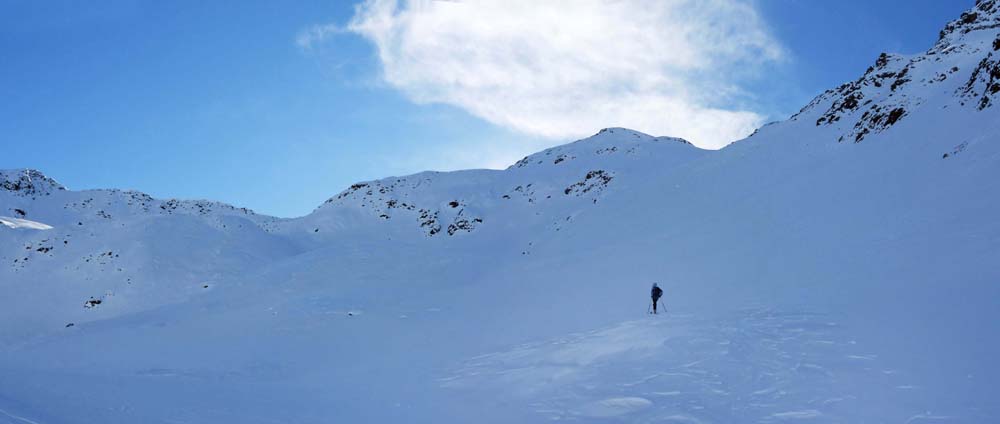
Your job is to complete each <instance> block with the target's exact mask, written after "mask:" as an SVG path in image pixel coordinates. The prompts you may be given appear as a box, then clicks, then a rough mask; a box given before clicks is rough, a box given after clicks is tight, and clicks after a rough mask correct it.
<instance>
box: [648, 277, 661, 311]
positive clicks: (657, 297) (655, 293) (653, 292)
mask: <svg viewBox="0 0 1000 424" xmlns="http://www.w3.org/2000/svg"><path fill="white" fill-rule="evenodd" d="M650 296H652V298H653V313H654V314H655V313H656V303H657V302H658V301H659V300H660V296H663V290H662V289H660V288H659V287H657V286H656V283H653V289H652V290H650Z"/></svg>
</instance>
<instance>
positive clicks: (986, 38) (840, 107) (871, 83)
mask: <svg viewBox="0 0 1000 424" xmlns="http://www.w3.org/2000/svg"><path fill="white" fill-rule="evenodd" d="M998 10H1000V3H998V2H997V1H996V0H980V1H978V2H977V3H976V6H975V7H973V8H972V9H970V10H968V11H966V12H964V13H962V15H961V16H960V17H959V18H958V19H955V20H954V21H951V22H949V23H948V24H946V25H945V27H944V29H942V30H941V33H940V37H939V39H938V41H937V42H936V43H935V44H934V46H932V47H931V48H930V49H928V50H927V51H926V52H924V53H921V54H917V55H913V56H904V55H898V54H888V53H882V54H881V55H879V57H878V58H877V59H876V60H875V63H874V64H873V65H872V66H870V67H869V68H868V69H867V70H866V71H865V73H864V74H863V75H861V76H860V77H859V78H858V79H856V80H854V81H850V82H847V83H844V84H843V85H841V86H839V87H837V88H835V89H832V90H827V91H826V92H824V93H823V94H821V95H819V96H818V97H816V98H815V99H814V100H813V101H812V102H810V103H809V104H808V105H807V106H806V107H805V108H803V109H802V110H801V111H800V112H799V113H798V114H796V115H795V116H793V117H792V118H791V120H792V121H796V120H806V119H808V120H809V121H810V122H814V123H815V126H816V127H822V128H833V129H834V133H835V135H836V139H837V141H840V142H843V141H850V142H855V143H860V142H861V141H863V140H865V139H866V138H867V137H869V136H870V135H872V134H877V133H881V132H883V131H886V130H888V129H890V128H892V127H893V126H894V125H896V124H897V123H899V122H901V121H903V120H905V119H907V117H909V116H910V115H911V114H912V113H913V111H915V110H917V109H919V108H925V107H937V108H947V107H949V106H958V107H974V108H975V109H976V110H980V111H981V110H984V109H987V108H989V107H990V106H992V105H993V103H994V97H995V96H996V95H997V93H998V92H1000V52H998V50H1000V12H998Z"/></svg>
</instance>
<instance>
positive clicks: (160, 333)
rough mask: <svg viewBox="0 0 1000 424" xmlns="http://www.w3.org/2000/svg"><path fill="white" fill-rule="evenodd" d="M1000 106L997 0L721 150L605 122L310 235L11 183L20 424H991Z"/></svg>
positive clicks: (6, 270) (246, 217)
mask: <svg viewBox="0 0 1000 424" xmlns="http://www.w3.org/2000/svg"><path fill="white" fill-rule="evenodd" d="M997 95H1000V3H998V2H996V1H994V0H979V1H978V2H976V5H975V7H973V8H972V9H970V10H969V11H968V12H966V13H964V14H963V15H962V16H961V17H959V18H958V19H956V20H954V21H952V22H950V23H948V24H947V25H946V26H945V28H944V30H942V32H941V37H940V39H939V41H938V42H937V43H936V44H935V45H934V46H932V47H931V48H930V49H929V50H927V51H926V52H923V53H920V54H916V55H913V56H902V55H894V54H883V55H881V56H880V57H878V58H877V59H875V62H874V64H873V65H872V66H871V68H869V69H868V70H867V71H865V72H864V74H863V75H862V76H861V77H859V78H858V79H857V80H854V81H851V82H848V83H846V84H844V85H842V86H840V87H837V88H836V89H832V90H828V91H827V92H825V93H823V94H821V95H819V96H818V97H816V99H814V100H813V101H812V102H811V103H810V104H809V105H807V106H806V107H804V108H803V109H802V110H801V111H800V112H799V113H798V114H796V115H794V116H793V117H791V118H790V119H788V120H786V121H782V122H777V123H772V124H769V125H767V126H765V127H763V128H761V129H760V130H758V131H757V132H756V133H754V134H753V135H752V136H750V137H748V138H747V139H744V140H741V141H738V142H736V143H734V144H732V145H730V146H728V147H726V148H724V149H722V150H719V151H708V150H702V149H698V148H697V147H694V146H692V145H691V144H689V143H687V142H685V141H684V140H680V139H676V138H665V137H652V136H649V135H646V134H642V133H639V132H636V131H632V130H627V129H622V128H609V129H605V130H602V131H601V132H599V133H597V134H595V135H594V136H592V137H589V138H587V139H583V140H580V141H577V142H575V143H571V144H568V145H564V146H559V147H555V148H552V149H548V150H545V151H542V152H539V153H536V154H533V155H531V156H528V157H526V158H524V159H522V160H521V161H518V162H517V163H516V164H514V165H512V166H511V167H509V168H508V169H506V170H502V171H494V170H470V171H460V172H447V173H441V172H425V173H420V174H416V175H410V176H403V177H392V178H386V179H382V180H378V181H369V182H361V183H358V184H354V185H352V186H351V187H349V188H347V189H346V190H344V191H342V192H340V193H339V194H337V195H335V196H333V197H332V198H330V199H329V200H327V201H326V202H324V203H323V204H321V205H320V206H319V207H318V208H317V209H316V210H315V211H314V212H313V213H311V214H309V215H307V216H304V217H300V218H294V219H278V218H272V217H267V216H261V215H258V214H255V213H253V212H252V211H249V210H246V209H240V208H236V207H233V206H230V205H225V204H220V203H215V202H208V201H179V200H158V199H153V198H151V197H149V196H147V195H145V194H142V193H139V192H135V191H120V190H88V191H73V190H71V189H66V188H64V187H63V186H62V185H60V184H59V183H57V182H55V181H54V180H52V179H50V178H47V177H45V176H44V175H43V174H42V173H40V172H38V171H32V170H9V171H2V172H0V223H2V224H3V225H2V226H0V293H2V294H3V299H5V300H6V302H5V305H4V308H2V309H0V322H2V323H3V324H0V341H2V343H0V422H12V423H23V422H37V423H63V422H122V423H131V422H150V423H155V422H244V423H256V422H260V423H264V422H297V423H306V422H316V423H320V422H323V423H325V422H392V421H395V422H539V421H548V420H556V419H558V420H572V421H577V422H608V421H616V422H692V423H694V422H699V423H700V422H706V423H707V422H782V421H796V420H811V421H819V422H911V423H916V422H929V421H953V422H992V421H994V420H995V418H994V417H996V416H997V415H998V414H1000V405H998V404H997V402H996V401H995V398H996V395H995V389H994V388H993V387H992V386H993V382H994V381H996V380H997V379H998V378H1000V368H998V367H997V366H996V365H995V358H996V357H997V356H998V355H1000V343H998V342H996V341H995V340H993V337H992V335H993V334H995V333H997V331H998V329H1000V328H998V322H1000V312H998V310H1000V309H998V308H997V299H998V298H1000V297H998V295H1000V285H998V284H997V281H998V280H1000V267H998V266H997V263H1000V219H998V217H1000V185H998V183H997V181H1000V112H998V111H1000V104H998V102H997V101H996V98H995V97H996V96H997ZM653 281H657V282H659V283H660V285H661V286H662V287H664V289H665V291H666V297H665V301H666V306H667V308H668V311H669V313H668V314H667V315H665V316H658V317H655V318H652V317H649V316H648V315H647V314H646V307H647V304H648V302H649V300H648V298H647V296H648V295H647V293H648V290H649V284H650V283H651V282H653Z"/></svg>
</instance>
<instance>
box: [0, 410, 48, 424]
mask: <svg viewBox="0 0 1000 424" xmlns="http://www.w3.org/2000/svg"><path fill="white" fill-rule="evenodd" d="M0 414H3V415H4V417H6V418H9V419H10V420H8V421H7V422H9V423H11V424H41V423H39V422H37V421H32V420H29V419H27V418H24V417H19V416H17V415H14V414H11V413H9V412H7V411H4V410H3V409H0ZM4 417H0V418H4Z"/></svg>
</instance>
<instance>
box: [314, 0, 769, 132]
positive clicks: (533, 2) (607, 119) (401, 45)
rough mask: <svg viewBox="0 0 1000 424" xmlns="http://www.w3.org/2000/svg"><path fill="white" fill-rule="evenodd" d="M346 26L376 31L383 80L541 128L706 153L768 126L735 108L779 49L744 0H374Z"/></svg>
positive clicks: (323, 30)
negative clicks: (641, 135) (649, 140)
mask: <svg viewBox="0 0 1000 424" xmlns="http://www.w3.org/2000/svg"><path fill="white" fill-rule="evenodd" d="M339 30H340V29H339V28H337V27H335V26H330V25H326V26H317V27H315V28H313V29H311V30H309V31H307V32H304V33H303V34H302V35H301V36H300V38H299V44H300V45H301V46H303V47H305V48H308V47H309V46H310V45H312V44H313V43H315V42H319V41H322V40H323V39H324V38H326V37H327V36H328V35H329V34H331V33H332V32H334V31H339ZM343 30H346V31H349V32H352V33H355V34H358V35H361V36H363V37H365V38H366V39H368V40H370V41H371V42H372V43H373V44H374V45H375V47H376V49H377V53H378V58H379V60H380V62H381V65H382V72H383V74H382V77H383V78H384V80H385V81H386V82H387V83H388V84H389V85H391V86H393V87H395V88H397V89H399V90H401V91H402V92H404V93H405V94H406V95H407V96H409V97H410V98H411V99H412V100H414V101H416V102H421V103H423V102H436V103H445V104H450V105H454V106H457V107H460V108H462V109H464V110H466V111H468V112H470V113H471V114H473V115H476V116H479V117H481V118H483V119H486V120H488V121H490V122H493V123H495V124H498V125H503V126H506V127H509V128H513V129H516V130H519V131H523V132H526V133H529V134H536V135H542V136H546V137H554V138H568V137H580V136H586V135H590V134H592V133H593V132H594V131H595V130H596V129H598V128H601V127H608V126H624V127H629V128H634V129H637V130H640V131H643V132H647V133H651V134H656V135H671V136H679V137H684V138H687V139H689V140H691V141H692V142H694V143H696V144H698V145H700V146H703V147H709V148H717V147H721V146H723V145H725V144H726V143H728V142H730V141H733V140H736V139H738V138H741V137H743V136H746V135H747V134H749V133H750V132H751V131H753V129H754V128H756V127H757V126H759V125H760V124H761V123H762V119H763V116H761V115H759V114H757V113H754V112H752V111H747V110H739V109H738V108H735V107H732V106H730V104H731V103H735V101H734V97H735V96H736V95H739V94H740V93H741V91H740V89H739V87H738V84H736V83H734V82H733V81H735V80H737V79H738V77H745V76H748V75H752V74H753V73H755V72H758V71H759V70H760V69H762V67H763V66H764V65H766V64H768V63H769V62H774V61H777V60H780V59H781V58H782V56H783V52H782V48H781V47H780V46H779V44H778V43H777V42H776V41H775V40H774V39H773V38H772V37H771V36H770V35H769V33H768V31H767V28H766V26H765V25H764V24H763V22H762V21H761V19H760V17H759V16H758V14H757V13H756V11H755V9H754V8H753V6H752V5H751V4H750V3H747V2H745V1H742V0H648V1H646V0H564V1H559V0H547V1H539V0H502V1H499V0H498V1H486V0H483V1H467V2H460V1H421V0H412V1H405V2H403V3H400V2H397V1H395V0H367V1H365V2H364V3H362V4H359V5H358V6H356V11H355V15H354V17H353V19H352V20H351V22H350V23H349V24H348V25H347V26H346V27H345V28H343ZM727 107H728V108H727Z"/></svg>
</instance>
